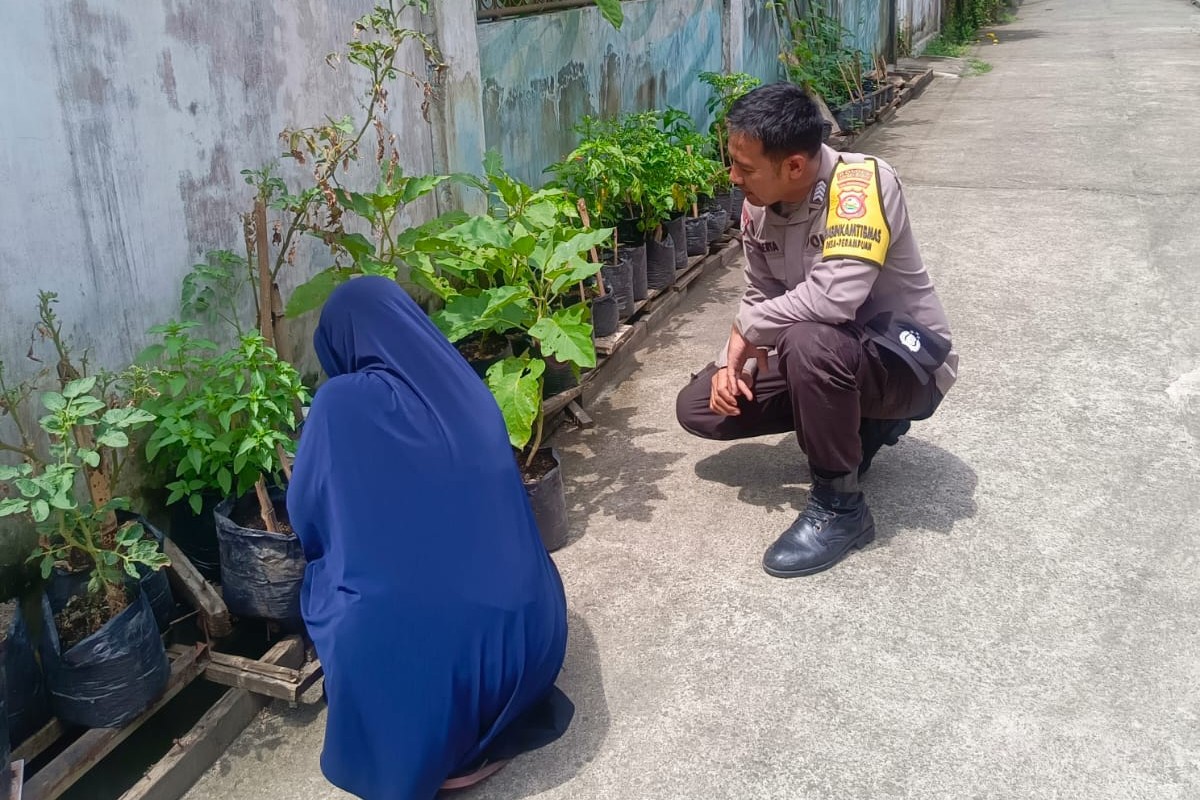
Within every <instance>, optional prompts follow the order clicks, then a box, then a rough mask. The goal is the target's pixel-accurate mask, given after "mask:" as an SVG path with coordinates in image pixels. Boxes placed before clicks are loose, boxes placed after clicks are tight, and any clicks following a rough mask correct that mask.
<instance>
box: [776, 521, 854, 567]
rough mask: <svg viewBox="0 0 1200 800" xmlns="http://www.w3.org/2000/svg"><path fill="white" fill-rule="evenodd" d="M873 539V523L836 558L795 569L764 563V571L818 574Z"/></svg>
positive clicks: (835, 564)
mask: <svg viewBox="0 0 1200 800" xmlns="http://www.w3.org/2000/svg"><path fill="white" fill-rule="evenodd" d="M873 541H875V526H874V525H871V527H869V528H867V529H866V530H865V531H863V532H862V533H861V534H860V535H859V537H858V538H857V539H855V540H854V543H853V544H851V545H850V546H849V547H847V548H846V549H845V550H843V551H842V552H841V553H839V554H838V555H837V557H836V558H833V559H831V560H829V561H827V562H825V563H824V564H818V565H817V566H815V567H805V568H804V569H794V570H778V569H772V568H771V567H768V566H767V565H766V564H763V565H762V568H763V572H765V573H767V574H768V575H770V576H771V577H772V578H803V577H805V576H806V575H816V574H817V573H818V572H824V571H825V570H827V569H830V568H831V567H835V566H837V564H838V562H839V561H841V560H842V559H844V558H845V557H846V556H848V555H850V551H851V550H862V549H863V548H864V547H866V546H867V545H869V544H870V543H871V542H873Z"/></svg>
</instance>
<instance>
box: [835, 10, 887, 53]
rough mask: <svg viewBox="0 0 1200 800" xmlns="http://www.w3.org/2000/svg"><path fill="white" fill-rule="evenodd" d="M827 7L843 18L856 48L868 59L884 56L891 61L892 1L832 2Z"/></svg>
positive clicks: (843, 24) (843, 23) (844, 25)
mask: <svg viewBox="0 0 1200 800" xmlns="http://www.w3.org/2000/svg"><path fill="white" fill-rule="evenodd" d="M827 7H828V8H830V10H831V11H833V12H836V13H837V15H838V16H839V17H840V19H841V21H842V26H843V27H844V28H845V29H846V30H848V31H849V32H850V42H851V43H852V44H853V45H854V46H855V47H857V48H858V49H859V50H861V51H863V52H864V53H866V54H867V56H871V55H873V54H875V53H882V54H883V55H884V56H885V57H890V55H891V54H892V52H893V40H892V10H893V7H894V3H893V0H831V2H830V3H829V5H828V6H827Z"/></svg>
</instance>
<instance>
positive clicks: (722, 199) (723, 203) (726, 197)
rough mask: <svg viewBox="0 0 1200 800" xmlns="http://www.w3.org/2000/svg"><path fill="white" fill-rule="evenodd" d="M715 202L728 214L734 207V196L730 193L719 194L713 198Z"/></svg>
mask: <svg viewBox="0 0 1200 800" xmlns="http://www.w3.org/2000/svg"><path fill="white" fill-rule="evenodd" d="M713 202H715V203H716V204H717V205H718V206H720V207H721V208H723V209H725V213H726V214H728V213H729V212H730V210H731V209H732V207H733V205H732V204H733V195H732V193H730V192H717V194H716V195H715V196H714V197H713Z"/></svg>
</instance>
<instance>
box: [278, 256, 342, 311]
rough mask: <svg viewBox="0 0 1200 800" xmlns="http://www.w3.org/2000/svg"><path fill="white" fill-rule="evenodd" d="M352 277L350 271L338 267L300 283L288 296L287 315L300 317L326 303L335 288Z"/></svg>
mask: <svg viewBox="0 0 1200 800" xmlns="http://www.w3.org/2000/svg"><path fill="white" fill-rule="evenodd" d="M349 279H350V273H349V271H347V270H345V269H340V268H338V267H330V268H329V269H326V270H322V271H321V272H318V273H317V274H316V275H314V276H313V277H312V278H310V279H309V280H308V281H306V282H304V283H302V284H300V285H299V286H297V287H296V289H295V291H293V292H292V296H291V297H289V298H288V303H287V310H286V311H285V312H284V314H285V315H286V316H289V317H298V316H300V315H302V314H307V313H308V312H310V311H315V310H316V309H318V308H320V307H321V306H323V305H325V301H326V300H328V299H329V295H331V294H332V293H333V290H334V289H336V288H337V287H339V286H341V285H342V284H343V283H345V282H346V281H347V280H349Z"/></svg>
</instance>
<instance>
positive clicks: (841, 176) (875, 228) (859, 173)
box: [823, 158, 892, 267]
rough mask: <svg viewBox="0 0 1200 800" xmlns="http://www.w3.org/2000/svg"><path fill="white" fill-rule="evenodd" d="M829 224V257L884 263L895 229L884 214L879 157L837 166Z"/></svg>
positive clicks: (832, 189)
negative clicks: (877, 159) (889, 225)
mask: <svg viewBox="0 0 1200 800" xmlns="http://www.w3.org/2000/svg"><path fill="white" fill-rule="evenodd" d="M825 227H826V230H825V249H824V253H823V255H824V257H825V259H827V260H828V259H831V258H853V259H857V260H858V261H866V262H867V263H870V264H874V265H876V266H878V267H882V266H883V262H884V259H886V258H887V252H888V245H889V244H890V243H891V239H892V232H891V229H889V228H888V222H887V217H886V216H884V213H883V193H882V191H881V190H880V188H879V164H878V162H876V161H875V159H873V158H868V159H867V160H866V161H865V162H863V163H862V164H846V163H839V164H838V165H837V168H836V169H835V170H834V171H833V184H832V185H831V186H830V189H829V214H828V215H827V217H826V220H825Z"/></svg>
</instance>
